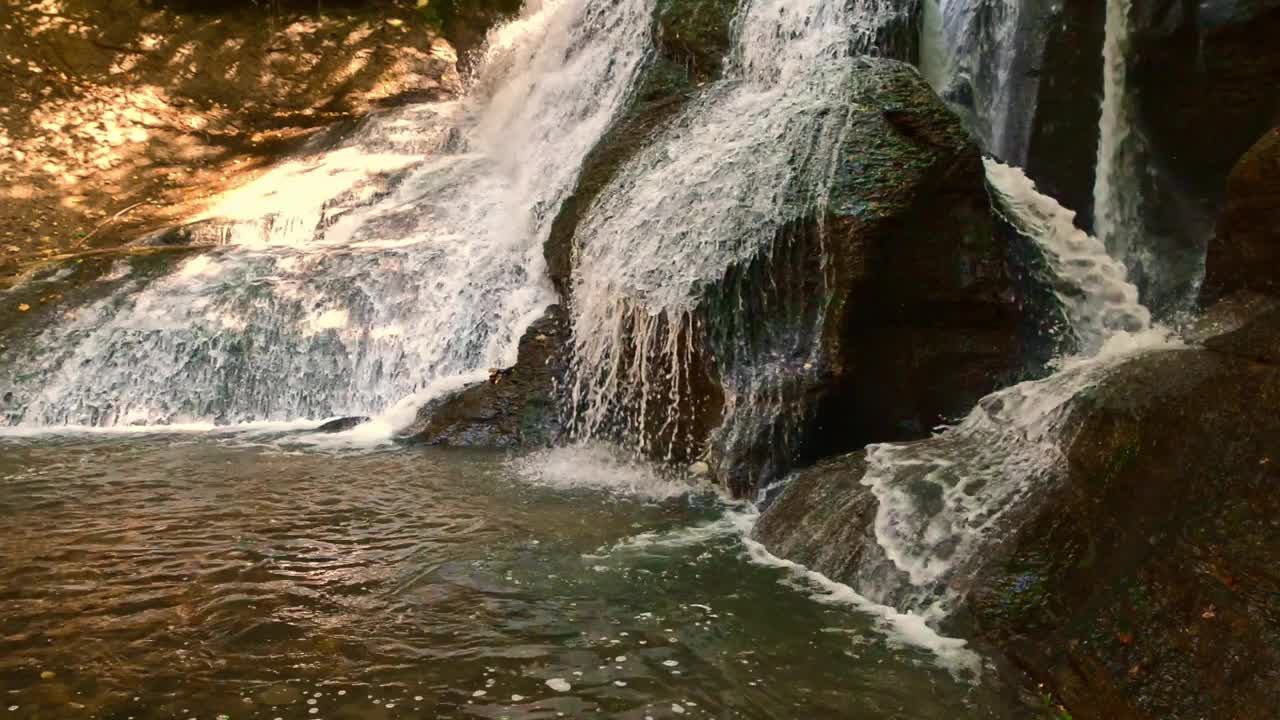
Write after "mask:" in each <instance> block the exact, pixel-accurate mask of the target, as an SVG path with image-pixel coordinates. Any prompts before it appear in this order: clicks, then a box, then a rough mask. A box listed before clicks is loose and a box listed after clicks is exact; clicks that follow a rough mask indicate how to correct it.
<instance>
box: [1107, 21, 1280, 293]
mask: <svg viewBox="0 0 1280 720" xmlns="http://www.w3.org/2000/svg"><path fill="white" fill-rule="evenodd" d="M1132 23H1133V31H1132V35H1131V44H1130V73H1129V92H1130V94H1131V97H1132V98H1133V101H1134V115H1135V117H1134V124H1135V126H1136V127H1135V129H1136V130H1137V132H1138V134H1139V135H1140V137H1141V142H1142V145H1143V150H1142V153H1141V154H1142V157H1141V158H1140V159H1139V161H1138V162H1139V169H1138V170H1137V172H1136V179H1137V182H1138V184H1139V188H1138V190H1139V194H1140V196H1141V202H1140V207H1141V212H1142V237H1143V244H1144V246H1145V247H1146V248H1147V249H1148V250H1149V251H1150V253H1149V254H1150V257H1149V258H1147V259H1144V260H1142V261H1141V262H1136V263H1135V267H1134V268H1132V269H1135V270H1137V275H1136V279H1137V281H1138V284H1139V287H1140V288H1141V289H1142V290H1143V293H1144V298H1146V299H1147V301H1148V304H1149V305H1152V308H1153V310H1155V311H1156V312H1157V314H1160V313H1161V312H1162V311H1163V310H1166V309H1171V308H1176V307H1177V306H1180V305H1184V304H1185V302H1186V301H1187V300H1192V299H1194V298H1191V297H1190V293H1189V291H1190V290H1191V289H1192V286H1193V283H1194V281H1195V280H1196V279H1197V278H1198V276H1199V273H1200V269H1201V265H1200V263H1201V261H1202V259H1203V257H1204V252H1205V245H1206V243H1207V242H1208V241H1209V239H1210V238H1211V237H1212V236H1213V234H1214V224H1215V222H1216V221H1217V218H1218V212H1219V209H1220V208H1221V206H1222V202H1223V195H1224V191H1226V179H1227V176H1228V174H1230V173H1231V172H1232V166H1233V165H1234V164H1235V163H1236V160H1237V159H1238V158H1239V157H1240V156H1241V155H1242V154H1244V153H1245V151H1246V150H1248V149H1249V147H1250V146H1251V145H1253V143H1254V142H1255V141H1256V140H1257V139H1258V137H1259V136H1260V135H1262V134H1263V133H1264V132H1266V131H1267V130H1268V129H1269V128H1271V127H1273V126H1275V125H1276V124H1277V123H1278V122H1280V82H1277V78H1280V45H1277V43H1276V42H1275V39H1276V38H1277V37H1280V2H1277V1H1276V0H1134V3H1133V15H1132Z"/></svg>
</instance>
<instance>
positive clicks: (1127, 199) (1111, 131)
mask: <svg viewBox="0 0 1280 720" xmlns="http://www.w3.org/2000/svg"><path fill="white" fill-rule="evenodd" d="M1132 9H1133V2H1132V0H1107V19H1106V29H1105V33H1106V35H1105V37H1106V40H1105V41H1104V44H1103V47H1102V92H1103V94H1102V117H1101V119H1100V121H1099V125H1098V163H1097V179H1096V181H1095V184H1094V188H1093V214H1094V226H1095V230H1096V234H1097V236H1098V238H1099V239H1101V240H1102V241H1103V242H1104V243H1106V246H1107V249H1108V250H1109V251H1110V252H1111V254H1112V255H1113V256H1115V257H1116V258H1117V259H1119V260H1120V261H1121V262H1123V263H1124V264H1125V266H1126V267H1129V268H1131V269H1134V270H1137V271H1139V272H1142V271H1144V270H1145V269H1146V266H1147V265H1148V264H1149V262H1150V258H1148V257H1146V255H1145V253H1143V252H1142V248H1141V246H1140V244H1139V243H1138V238H1139V234H1140V233H1141V225H1142V217H1141V206H1140V202H1141V197H1140V192H1139V190H1138V188H1137V185H1136V181H1137V176H1138V162H1137V159H1138V156H1139V153H1140V152H1141V149H1140V142H1141V141H1140V138H1139V137H1138V136H1137V135H1136V134H1135V133H1134V132H1133V130H1132V128H1133V108H1132V100H1131V98H1130V97H1129V93H1128V82H1127V77H1128V63H1129V24H1130V19H1129V14H1130V13H1131V12H1132Z"/></svg>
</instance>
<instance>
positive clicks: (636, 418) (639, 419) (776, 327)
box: [569, 0, 900, 472]
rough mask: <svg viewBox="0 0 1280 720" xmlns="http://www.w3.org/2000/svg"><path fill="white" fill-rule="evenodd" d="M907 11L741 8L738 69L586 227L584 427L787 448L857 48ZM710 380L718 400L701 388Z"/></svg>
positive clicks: (577, 294)
mask: <svg viewBox="0 0 1280 720" xmlns="http://www.w3.org/2000/svg"><path fill="white" fill-rule="evenodd" d="M899 19H900V18H899V16H898V14H897V11H896V10H894V8H893V7H892V4H891V3H883V2H879V1H878V0H877V1H875V2H855V3H846V2H841V1H838V0H799V1H796V0H750V2H748V3H746V5H745V6H744V7H743V8H742V9H741V11H740V14H739V17H738V18H737V20H736V25H735V32H736V34H735V41H734V47H733V49H732V51H731V53H730V56H729V58H728V63H727V69H726V72H725V77H724V78H723V79H722V80H721V81H719V82H717V83H715V84H714V85H713V86H711V87H709V88H708V89H707V90H705V91H704V92H703V93H702V94H701V96H700V97H698V98H697V99H695V100H694V101H693V102H692V103H691V105H690V107H689V108H688V109H687V110H686V111H685V112H683V114H682V115H680V116H679V117H677V118H676V119H675V120H674V121H673V122H672V123H671V124H670V126H669V127H667V128H666V129H665V130H664V131H662V133H661V134H660V135H659V136H658V137H657V138H656V139H655V140H654V141H653V142H652V143H651V144H650V145H649V146H648V147H647V148H646V149H644V150H642V151H641V152H640V153H638V154H637V155H636V157H634V158H633V159H632V160H630V161H629V162H628V163H627V164H626V165H625V166H624V167H623V168H622V169H621V170H620V171H619V173H618V174H617V176H616V177H615V178H614V179H613V180H612V181H611V182H610V184H609V185H608V186H607V187H606V188H605V189H604V190H603V191H602V192H601V194H600V195H599V197H598V198H597V200H596V202H595V203H594V204H593V206H592V207H591V208H590V210H589V212H588V216H587V218H586V220H585V221H584V223H583V225H582V227H581V228H580V229H579V231H578V233H577V235H576V237H575V253H576V259H575V266H574V276H573V298H574V301H573V315H572V323H573V348H572V350H573V361H572V374H571V378H570V383H569V385H570V386H569V391H570V392H569V395H570V398H569V401H570V404H571V407H572V408H573V410H574V412H575V415H574V418H573V423H572V426H573V430H574V432H575V433H576V434H577V435H578V436H579V437H582V438H593V437H607V438H609V439H616V440H622V441H624V442H629V443H630V444H632V446H633V447H636V448H637V449H638V450H640V451H642V452H645V453H648V454H651V455H652V454H656V455H659V456H664V455H665V456H666V457H668V458H672V459H693V458H691V457H685V458H676V457H674V453H675V452H676V450H677V449H678V448H688V447H689V446H691V445H693V446H695V450H694V452H693V453H691V454H692V455H696V454H697V453H698V448H697V447H696V446H697V445H698V443H699V441H700V437H699V436H705V435H706V434H707V432H708V431H710V430H712V429H713V428H715V430H714V433H715V437H714V438H712V439H711V441H710V443H709V444H710V445H711V446H713V447H718V448H720V449H722V450H723V449H725V448H733V447H737V446H741V445H743V444H745V443H746V442H747V439H748V438H749V437H753V436H758V435H759V434H760V433H769V434H772V435H773V443H772V444H773V446H774V447H773V451H774V452H775V453H777V454H779V455H785V454H786V453H787V452H788V450H787V446H788V443H789V442H790V441H791V439H792V435H791V434H790V433H789V432H788V431H786V430H781V431H779V430H778V429H777V428H776V426H774V425H773V423H774V422H775V421H778V420H779V419H783V420H796V419H797V417H796V415H797V414H798V413H797V412H795V410H796V407H795V398H794V397H792V395H793V394H794V387H795V386H794V384H789V383H794V381H795V379H796V378H800V377H804V376H805V375H806V373H807V374H810V375H811V374H813V373H815V372H816V369H815V368H816V362H815V360H816V355H817V353H818V352H819V349H820V348H819V340H818V339H819V338H820V336H821V322H822V317H823V315H824V308H825V303H826V295H825V292H824V290H825V282H824V278H825V274H826V272H827V270H826V268H824V267H822V266H821V259H820V258H821V256H822V253H821V252H816V251H815V248H818V249H820V248H821V243H822V242H823V229H822V227H821V218H822V216H823V211H822V208H823V207H824V203H825V199H826V193H827V191H828V188H829V187H830V183H831V177H830V176H831V173H832V172H833V170H834V168H835V159H836V158H835V156H836V153H837V151H838V149H839V148H840V146H841V141H842V133H843V132H844V129H845V126H846V122H847V118H848V112H849V108H848V107H847V104H846V102H845V98H846V97H847V83H848V82H850V80H851V78H853V77H854V76H855V74H856V63H854V62H852V61H851V59H850V56H851V55H853V54H858V53H862V52H869V51H872V50H874V49H875V48H877V47H878V43H879V42H880V41H881V40H882V39H883V38H884V36H885V34H886V28H887V27H889V26H890V25H891V24H892V23H894V22H895V21H898V20H899ZM704 350H705V351H708V352H709V353H710V354H711V357H707V356H705V355H704V354H703V351H704ZM708 388H715V390H716V392H715V393H710V394H716V393H718V394H719V395H720V396H721V397H722V401H721V402H719V403H718V406H714V407H712V406H694V405H693V398H694V397H695V396H698V395H699V394H700V393H698V392H697V391H698V390H699V389H702V390H707V389H708ZM701 394H708V393H701ZM784 408H790V409H791V411H792V412H782V410H783V409H784ZM677 441H678V442H677ZM731 454H732V453H731V452H725V453H722V455H731ZM769 462H770V460H769V459H768V458H757V459H756V460H755V462H754V464H755V465H756V466H757V467H756V468H755V470H756V471H757V472H760V471H762V470H761V469H760V467H759V466H761V465H767V464H768V463H769ZM763 472H768V470H767V468H766V469H764V470H763Z"/></svg>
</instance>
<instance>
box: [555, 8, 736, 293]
mask: <svg viewBox="0 0 1280 720" xmlns="http://www.w3.org/2000/svg"><path fill="white" fill-rule="evenodd" d="M736 8H737V2H736V0H660V2H658V7H657V20H656V25H655V33H654V45H655V52H654V54H653V57H652V59H651V60H650V62H649V64H648V66H647V67H645V68H644V69H643V70H642V71H641V73H640V79H639V82H638V83H637V87H636V90H635V94H634V97H633V100H632V101H631V104H630V106H629V107H628V108H627V109H626V110H625V111H624V112H623V113H622V115H621V116H620V117H618V118H617V119H615V121H614V123H613V126H612V127H610V129H609V130H608V132H606V133H605V135H604V137H602V138H601V139H600V142H599V143H597V144H596V147H595V148H593V149H592V150H591V152H590V153H588V154H587V157H586V158H585V159H584V160H583V163H582V169H581V171H580V173H579V175H578V184H577V187H576V188H575V189H574V192H573V193H572V194H570V195H569V197H567V198H565V200H564V202H563V203H562V204H561V206H560V211H559V213H558V214H557V215H556V218H555V220H554V221H553V223H552V225H551V235H550V237H549V238H548V240H547V242H546V244H545V245H544V246H543V254H544V256H545V257H546V260H547V271H548V273H549V275H550V276H551V281H552V283H553V284H554V285H555V286H556V289H557V290H558V291H559V292H560V297H561V298H564V299H565V300H566V301H568V302H571V301H572V299H571V298H570V290H569V279H570V277H571V275H572V273H573V234H574V232H575V231H576V230H577V228H578V225H579V224H581V222H582V219H583V217H584V216H585V214H586V211H587V209H588V208H589V207H590V206H591V201H592V200H594V199H595V197H596V196H597V195H599V194H600V191H601V190H602V189H604V186H605V185H606V184H607V183H608V182H609V180H610V179H612V178H613V176H614V175H615V174H616V173H617V172H618V169H619V168H620V167H621V166H622V165H623V164H624V163H625V162H626V161H627V160H628V159H629V158H631V157H632V156H633V155H635V154H636V153H637V152H638V151H639V150H640V149H641V148H643V147H644V145H645V143H646V142H647V141H648V140H649V139H650V138H651V137H652V136H653V134H654V132H655V131H656V130H657V129H658V128H660V127H662V125H663V123H665V122H666V121H667V120H670V119H671V118H672V117H674V116H675V115H676V114H678V113H679V112H680V110H681V109H683V108H684V107H685V105H686V104H687V103H688V102H689V101H690V100H691V99H693V97H694V96H695V94H696V88H697V87H698V86H699V85H701V84H703V83H706V82H709V81H711V80H714V79H715V78H717V77H719V76H720V73H721V70H722V69H723V64H724V58H725V56H726V53H727V52H728V50H729V46H730V42H731V39H732V38H731V28H730V25H731V23H732V21H733V16H734V12H735V10H736Z"/></svg>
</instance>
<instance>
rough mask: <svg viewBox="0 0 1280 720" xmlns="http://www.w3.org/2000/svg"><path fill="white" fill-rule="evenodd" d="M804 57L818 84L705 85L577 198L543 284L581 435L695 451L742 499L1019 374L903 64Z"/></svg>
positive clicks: (975, 204) (992, 255)
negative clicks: (570, 251) (583, 208)
mask: <svg viewBox="0 0 1280 720" xmlns="http://www.w3.org/2000/svg"><path fill="white" fill-rule="evenodd" d="M824 62H828V63H829V64H828V65H827V66H825V67H822V68H818V69H816V70H815V73H817V74H818V75H819V76H820V77H821V78H822V84H820V85H819V86H820V87H823V88H824V90H823V92H822V93H820V94H817V95H814V96H808V95H803V94H802V93H803V92H807V91H801V94H800V95H799V99H797V98H796V97H793V96H790V95H785V94H779V95H769V96H767V97H774V98H778V97H780V98H781V99H779V100H777V101H776V102H774V103H773V104H772V105H771V106H770V107H769V108H757V110H756V113H757V114H756V115H753V121H752V122H750V123H742V122H738V121H737V120H736V118H735V117H734V116H733V113H740V112H743V111H742V110H741V107H742V105H743V104H744V103H749V102H751V101H753V99H754V98H756V97H757V96H758V93H757V94H751V93H746V92H745V91H744V88H746V89H748V90H755V89H756V88H755V86H752V85H748V84H744V83H743V81H741V80H730V81H727V82H725V83H718V84H716V85H715V86H714V87H711V88H709V89H708V90H707V91H706V94H705V95H704V97H702V98H700V99H699V100H698V103H697V104H696V105H694V106H692V107H691V110H690V113H691V114H682V115H680V116H677V117H676V118H675V119H674V120H673V121H672V122H671V123H670V125H669V126H668V127H667V128H665V129H664V131H663V133H664V134H663V135H662V136H660V137H659V138H658V139H657V140H656V141H654V142H655V143H656V144H655V145H654V146H653V147H652V148H651V149H645V150H643V151H642V152H643V153H644V154H643V155H642V156H638V157H637V158H636V159H635V160H634V161H633V162H630V163H628V164H627V165H626V166H625V167H624V168H622V169H621V170H620V172H619V175H618V176H617V178H616V179H614V180H613V181H611V183H610V185H609V186H608V187H607V188H605V190H604V191H602V193H601V194H600V195H599V196H598V199H597V200H596V202H595V204H594V205H593V207H592V212H591V213H590V215H589V216H588V217H587V218H586V222H585V224H584V225H583V226H582V227H580V228H579V229H578V232H577V235H576V236H575V252H576V254H575V255H573V256H572V259H573V260H574V263H575V266H574V267H572V273H573V274H572V276H570V277H566V278H565V280H566V281H568V280H570V279H571V280H572V282H573V285H572V286H571V287H570V288H569V289H570V290H571V292H573V293H574V294H575V297H572V298H571V300H570V303H571V304H572V305H574V306H575V308H574V313H575V323H576V324H577V325H579V326H580V327H578V328H576V329H575V332H577V333H578V335H577V336H575V340H576V341H577V342H578V343H579V346H580V348H579V350H577V351H576V354H577V355H579V356H580V357H583V358H587V360H586V362H583V363H582V367H577V368H575V370H576V372H577V375H576V378H577V380H578V381H579V383H578V385H577V386H576V387H577V389H578V390H581V392H577V393H576V394H575V397H577V398H586V401H585V402H582V401H581V400H579V402H581V403H582V404H583V405H585V406H586V409H585V412H584V413H583V414H584V415H585V417H586V421H587V422H588V423H590V425H589V427H588V430H589V431H590V432H591V434H593V435H598V434H600V433H601V432H605V433H608V432H612V433H613V434H615V435H616V436H617V437H618V439H619V440H621V441H623V442H637V439H638V442H639V444H640V445H641V449H642V450H644V451H646V452H649V453H650V454H651V455H653V456H655V457H657V458H659V459H663V460H671V461H677V462H679V461H693V460H697V459H705V460H707V462H708V464H709V465H710V466H711V467H712V469H713V470H714V471H715V474H716V475H717V477H718V478H719V479H720V480H721V481H722V482H723V483H725V484H726V485H728V486H729V487H730V488H731V490H732V491H733V492H735V493H738V494H742V495H745V494H749V493H750V492H752V491H753V490H754V489H755V488H756V487H758V486H759V484H760V483H761V481H764V480H768V479H771V478H772V477H776V476H777V475H778V474H779V473H781V472H785V471H786V470H787V469H788V468H789V467H791V466H792V464H794V463H804V462H807V461H808V460H810V459H812V458H815V457H819V456H821V455H824V454H827V453H829V452H831V451H832V450H840V449H847V448H849V447H853V446H857V445H860V444H861V443H864V442H866V441H868V440H873V439H874V440H884V439H897V438H907V437H919V436H921V435H925V434H927V433H928V432H929V430H930V429H931V428H932V427H934V426H935V425H937V424H938V423H940V422H943V421H945V420H948V419H951V418H953V417H955V416H958V415H960V414H962V413H964V412H965V411H966V410H967V409H968V408H969V406H971V405H972V403H973V402H974V401H975V400H976V399H977V398H979V397H981V396H982V395H983V394H985V393H987V392H989V391H990V390H992V389H993V388H994V387H997V386H998V385H1000V384H1001V383H1002V382H1007V381H1008V380H1009V379H1010V378H1011V376H1012V375H1014V374H1016V373H1017V372H1018V369H1019V368H1020V360H1021V358H1020V350H1021V337H1020V332H1019V330H1020V318H1019V312H1018V307H1017V305H1018V300H1019V298H1018V293H1017V290H1016V283H1015V282H1014V279H1013V277H1012V274H1011V272H1010V267H1009V265H1010V264H1009V253H1010V243H1009V242H1008V237H1007V235H1006V234H1004V233H1003V232H1000V231H998V230H997V227H996V223H995V220H994V217H993V213H992V210H991V204H990V199H989V197H988V195H987V192H986V189H985V185H984V171H983V166H982V159H981V155H980V153H979V151H978V149H977V147H976V146H975V145H974V144H973V143H972V142H971V141H970V140H969V138H968V135H967V134H966V132H965V131H964V129H963V128H962V127H961V126H960V124H959V122H958V121H957V120H956V118H955V117H954V116H953V115H952V114H951V113H950V112H949V111H948V110H947V108H946V107H945V106H944V105H943V104H942V102H941V101H940V100H939V99H938V98H937V96H935V95H934V94H933V92H932V91H931V90H930V88H929V87H928V85H927V84H926V83H925V81H924V80H923V79H922V78H921V77H920V75H919V74H918V73H917V72H916V71H915V70H914V69H913V68H912V67H910V66H909V65H906V64H905V63H902V62H899V61H894V60H887V59H876V58H869V57H857V58H847V59H841V60H838V61H836V60H830V61H824ZM845 63H847V64H845ZM810 80H812V79H810ZM827 87H830V88H832V89H834V90H836V92H835V93H832V92H831V91H830V90H827V89H826V88H827ZM769 92H780V93H785V92H787V91H786V90H783V91H776V89H770V90H769ZM774 108H784V109H783V110H782V111H778V112H774ZM717 133H722V134H723V135H721V134H717ZM707 134H710V135H712V136H714V139H709V138H708V137H707V136H706V135H707ZM730 136H731V141H732V142H733V143H735V144H734V147H733V148H730V149H727V150H720V149H718V148H721V147H723V143H724V142H729V141H730ZM782 138H785V141H784V140H783V139H782ZM780 143H783V147H785V148H787V149H788V150H787V152H782V153H778V152H776V150H775V149H776V148H777V147H778V146H779V144H780ZM788 152H789V154H788ZM805 163H809V164H811V165H812V166H818V164H819V163H821V167H822V170H821V171H820V172H816V171H813V172H812V174H810V173H811V169H810V168H808V167H805V165H804V164H805ZM828 163H829V165H828ZM682 186H687V187H689V188H693V189H694V190H691V191H689V192H688V193H682V192H681V191H680V188H681V187H682ZM760 188H763V191H762V190H761V189H760ZM819 195H820V196H821V197H822V200H821V201H816V200H815V198H817V197H818V196H819ZM724 197H733V198H734V200H733V202H731V203H730V204H729V205H728V206H726V205H725V204H724V202H723V201H718V200H717V198H724ZM779 198H781V199H780V200H779ZM655 203H656V204H655ZM773 203H781V205H782V207H781V208H777V207H775V206H774V205H773ZM671 207H678V208H680V211H679V212H672V211H671ZM552 265H553V267H554V266H555V263H552ZM576 295H581V297H577V296H576ZM588 302H590V303H592V305H586V304H585V303H588ZM596 335H609V336H610V338H611V342H610V343H609V344H607V345H605V346H604V347H603V348H602V347H598V346H595V345H593V343H594V342H595V336H596ZM615 336H616V337H615ZM599 358H605V359H606V360H605V361H601V360H600V359H599ZM592 363H594V364H592ZM601 378H603V379H601ZM593 393H594V394H593ZM575 409H578V410H580V409H581V408H575Z"/></svg>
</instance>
